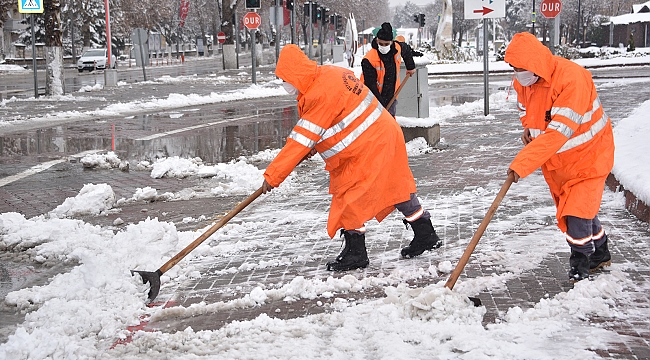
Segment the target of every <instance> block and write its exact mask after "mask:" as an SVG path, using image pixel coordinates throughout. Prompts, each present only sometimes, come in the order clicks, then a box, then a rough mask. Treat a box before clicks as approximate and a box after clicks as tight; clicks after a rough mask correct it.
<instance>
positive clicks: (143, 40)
mask: <svg viewBox="0 0 650 360" xmlns="http://www.w3.org/2000/svg"><path fill="white" fill-rule="evenodd" d="M131 41H132V42H133V44H134V45H138V47H139V51H138V52H139V53H140V64H141V65H142V76H143V77H144V81H147V72H146V71H145V69H144V63H145V59H144V54H145V52H146V53H147V54H149V51H148V50H147V48H146V45H147V42H148V41H149V34H148V33H147V30H145V29H141V28H137V29H135V30H133V33H132V34H131ZM129 61H131V60H129ZM136 66H137V61H136Z"/></svg>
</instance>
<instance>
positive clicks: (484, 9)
mask: <svg viewBox="0 0 650 360" xmlns="http://www.w3.org/2000/svg"><path fill="white" fill-rule="evenodd" d="M492 11H494V10H492V9H490V8H486V7H485V6H483V9H478V10H474V13H475V14H478V13H483V16H485V15H486V14H489V13H491V12H492Z"/></svg>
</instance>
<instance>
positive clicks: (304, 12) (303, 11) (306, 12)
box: [302, 2, 311, 16]
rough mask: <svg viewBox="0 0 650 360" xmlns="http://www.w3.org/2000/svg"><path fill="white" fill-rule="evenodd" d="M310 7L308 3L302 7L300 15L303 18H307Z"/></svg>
mask: <svg viewBox="0 0 650 360" xmlns="http://www.w3.org/2000/svg"><path fill="white" fill-rule="evenodd" d="M310 5H311V3H310V2H306V3H305V6H303V7H302V14H303V16H309V6H310Z"/></svg>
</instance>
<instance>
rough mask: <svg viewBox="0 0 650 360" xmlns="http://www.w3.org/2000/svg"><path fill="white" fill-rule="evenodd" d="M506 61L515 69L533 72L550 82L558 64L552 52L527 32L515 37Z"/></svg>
mask: <svg viewBox="0 0 650 360" xmlns="http://www.w3.org/2000/svg"><path fill="white" fill-rule="evenodd" d="M505 61H506V62H507V63H508V64H510V65H511V66H513V67H517V68H522V69H526V70H529V71H532V72H534V73H535V74H536V75H537V76H539V77H541V78H542V79H544V80H546V81H548V82H550V80H551V75H552V74H553V71H554V70H555V66H556V64H557V59H555V57H554V56H553V54H552V53H551V50H549V49H548V48H547V47H546V46H544V44H542V43H541V42H540V41H539V40H537V38H535V36H533V35H532V34H531V33H527V32H522V33H518V34H515V36H513V38H512V41H511V42H510V45H508V48H507V49H506V56H505Z"/></svg>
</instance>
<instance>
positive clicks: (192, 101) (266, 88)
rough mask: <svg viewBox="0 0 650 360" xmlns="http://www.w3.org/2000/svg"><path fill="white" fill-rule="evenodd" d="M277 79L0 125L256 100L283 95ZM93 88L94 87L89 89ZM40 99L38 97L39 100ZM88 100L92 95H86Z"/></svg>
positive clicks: (63, 98) (1, 103) (64, 97)
mask: <svg viewBox="0 0 650 360" xmlns="http://www.w3.org/2000/svg"><path fill="white" fill-rule="evenodd" d="M280 84H281V81H280V80H275V81H270V82H268V83H266V84H263V85H250V86H249V87H247V88H244V89H240V90H233V91H227V92H212V93H211V94H210V95H197V94H188V95H183V94H176V93H171V94H169V96H168V97H167V98H160V99H146V100H134V101H131V102H126V103H114V104H107V105H106V106H105V107H104V108H98V109H96V110H92V111H83V112H80V111H62V112H54V113H51V114H48V115H46V116H43V117H34V118H24V117H18V118H15V119H13V120H7V121H0V126H3V125H8V124H15V123H25V122H46V121H57V120H66V119H78V120H83V119H92V118H97V117H115V116H127V115H130V114H134V113H141V112H143V111H157V110H161V109H166V110H170V109H175V108H182V107H188V106H199V105H205V104H213V103H219V102H226V101H234V100H243V99H258V98H265V97H273V96H281V95H286V94H287V93H286V91H284V89H283V88H282V86H281V85H280ZM93 89H94V88H93ZM84 91H91V89H84ZM39 99H40V100H39ZM53 99H56V100H58V101H78V100H80V98H79V97H78V96H73V95H60V96H57V97H55V98H53V97H48V98H36V99H35V98H28V99H17V98H15V97H14V98H11V99H4V100H2V101H0V107H2V106H6V104H8V103H10V102H14V101H46V100H47V101H52V100H53ZM88 99H92V98H88ZM96 100H97V101H106V99H101V98H100V99H96Z"/></svg>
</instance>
